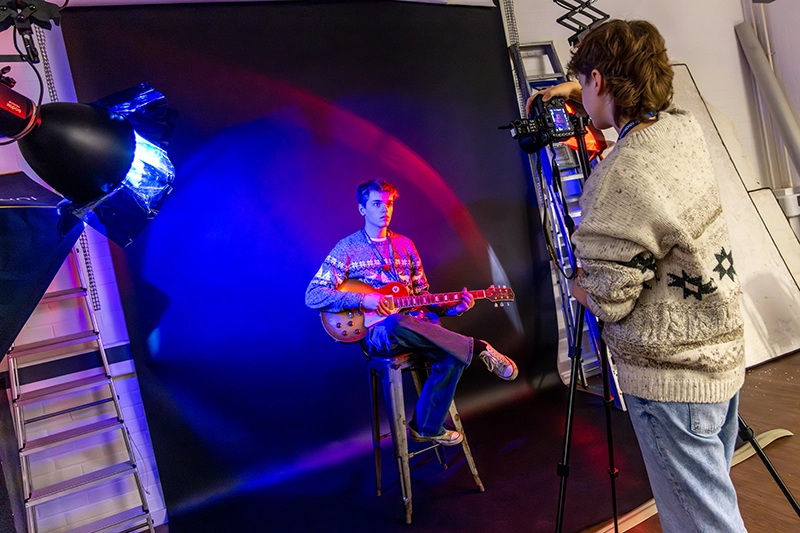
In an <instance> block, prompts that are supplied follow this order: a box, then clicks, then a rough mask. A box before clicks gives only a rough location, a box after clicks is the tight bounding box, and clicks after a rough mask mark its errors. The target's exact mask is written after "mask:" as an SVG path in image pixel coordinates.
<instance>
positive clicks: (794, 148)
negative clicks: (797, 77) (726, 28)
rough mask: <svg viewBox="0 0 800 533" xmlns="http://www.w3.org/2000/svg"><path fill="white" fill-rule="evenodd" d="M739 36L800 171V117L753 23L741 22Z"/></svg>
mask: <svg viewBox="0 0 800 533" xmlns="http://www.w3.org/2000/svg"><path fill="white" fill-rule="evenodd" d="M736 36H737V37H738V38H739V44H740V45H741V46H742V50H743V51H744V56H745V57H746V58H747V63H748V64H749V65H750V70H751V71H752V73H753V77H754V78H755V80H756V84H757V85H758V88H759V89H760V90H761V94H763V95H764V100H765V101H766V102H767V107H768V108H769V111H770V115H772V120H773V121H774V122H775V124H776V125H777V126H778V129H779V130H780V132H781V138H782V139H783V143H784V145H785V146H786V149H787V150H788V152H789V156H790V157H791V159H792V163H793V164H794V168H795V170H797V171H798V172H800V124H798V121H797V116H796V114H795V112H794V110H793V109H792V107H791V105H789V101H788V100H787V99H786V95H785V94H784V92H783V88H782V87H781V84H780V82H778V79H777V78H776V77H775V73H774V72H773V71H772V69H771V68H770V65H769V61H768V60H767V56H766V55H765V54H764V49H763V48H762V47H761V43H760V42H759V41H758V37H756V34H755V32H754V31H753V27H752V26H751V25H750V23H749V22H742V23H741V24H737V25H736Z"/></svg>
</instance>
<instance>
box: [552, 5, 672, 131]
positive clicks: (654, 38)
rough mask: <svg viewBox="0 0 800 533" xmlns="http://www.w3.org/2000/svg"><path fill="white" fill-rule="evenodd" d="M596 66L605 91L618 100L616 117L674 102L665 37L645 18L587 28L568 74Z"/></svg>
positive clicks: (585, 72) (633, 116) (640, 115)
mask: <svg viewBox="0 0 800 533" xmlns="http://www.w3.org/2000/svg"><path fill="white" fill-rule="evenodd" d="M594 69H597V70H598V71H599V72H600V73H601V74H602V75H603V80H604V87H603V92H604V93H609V94H610V95H611V97H612V98H613V99H614V103H615V104H616V106H617V107H616V113H615V118H617V119H620V118H625V119H631V120H632V119H637V120H643V119H645V117H646V116H647V115H648V114H649V113H652V112H658V111H663V110H665V109H667V108H668V107H669V105H670V104H671V103H672V77H673V72H672V67H671V66H670V65H669V58H668V57H667V47H666V45H665V43H664V38H663V37H662V36H661V34H660V33H659V32H658V29H656V27H655V26H653V25H652V24H651V23H649V22H647V21H645V20H609V21H607V22H605V23H603V24H601V25H600V26H597V27H596V28H594V29H592V30H591V31H589V33H587V34H586V36H585V37H584V38H583V40H581V42H580V43H579V44H578V47H577V49H576V50H575V52H574V53H573V54H572V59H570V62H569V63H568V64H567V72H568V73H569V74H570V75H572V76H576V75H578V74H583V75H584V77H589V76H590V75H591V73H592V71H593V70H594Z"/></svg>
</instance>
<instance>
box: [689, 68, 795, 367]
mask: <svg viewBox="0 0 800 533" xmlns="http://www.w3.org/2000/svg"><path fill="white" fill-rule="evenodd" d="M674 88H675V97H674V102H675V104H676V105H678V106H680V107H682V108H684V109H687V110H688V111H691V112H692V114H694V116H695V117H697V119H698V121H699V122H700V126H701V127H702V129H703V132H704V134H705V137H706V141H707V143H708V147H709V150H710V152H711V158H712V159H713V161H714V170H715V172H716V175H717V180H718V182H719V189H720V197H721V200H722V207H723V210H724V212H725V218H726V220H727V222H728V228H729V230H730V233H731V241H732V243H731V244H732V247H733V259H734V267H735V268H736V273H737V274H738V275H739V281H740V282H741V284H742V310H743V317H744V326H745V359H746V361H747V366H748V367H750V366H753V365H757V364H759V363H763V362H764V361H767V360H769V359H771V358H773V357H777V356H780V355H785V354H787V353H791V352H793V351H796V350H800V289H798V286H797V283H796V282H795V280H794V277H793V276H792V273H791V271H790V270H789V267H788V266H787V264H786V261H785V260H784V258H783V256H782V255H781V252H780V251H779V250H778V247H777V246H776V244H775V240H774V239H773V236H772V235H771V234H770V232H769V230H768V229H767V226H766V225H765V223H764V219H762V216H761V214H760V213H759V211H758V209H757V208H756V204H755V203H754V200H753V198H751V196H750V194H748V192H747V190H746V189H745V185H744V183H743V181H742V179H741V177H740V176H739V173H738V172H737V170H736V167H734V165H733V162H732V160H731V157H730V154H729V153H728V151H727V149H726V148H725V145H724V144H723V142H722V138H721V137H720V134H719V132H718V131H717V128H716V126H715V125H714V122H713V121H712V119H711V115H710V114H709V112H708V109H707V108H706V105H705V103H704V102H703V99H702V97H701V96H700V93H699V91H698V89H697V86H696V85H695V83H694V80H693V79H692V76H691V73H690V72H689V69H688V68H687V67H686V65H676V66H675V81H674ZM753 194H754V195H756V196H758V199H759V200H760V202H759V203H760V204H763V206H764V210H765V215H766V216H768V218H769V221H770V227H771V229H772V231H773V232H774V233H775V237H776V238H778V239H779V240H781V245H782V247H785V248H786V251H787V255H789V256H790V257H796V256H797V254H798V253H800V244H798V243H797V239H794V238H793V236H792V237H791V241H787V239H786V235H787V232H788V234H791V233H792V231H791V227H790V226H789V222H788V221H787V220H786V219H785V218H783V217H782V216H779V215H778V216H776V212H775V209H777V210H778V212H780V208H779V207H778V205H777V202H775V200H774V198H773V199H772V201H771V202H769V201H765V200H764V194H766V195H769V196H772V192H771V191H769V190H764V191H755V192H754V193H753Z"/></svg>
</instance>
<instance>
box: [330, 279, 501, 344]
mask: <svg viewBox="0 0 800 533" xmlns="http://www.w3.org/2000/svg"><path fill="white" fill-rule="evenodd" d="M336 289H337V290H340V291H344V292H360V293H363V294H370V293H373V292H377V293H380V294H382V295H384V296H385V297H386V298H387V300H389V304H390V305H391V310H392V313H396V312H398V311H399V310H401V309H408V308H411V307H422V306H426V305H437V304H452V303H458V302H460V301H461V291H459V292H446V293H441V294H421V295H419V296H411V295H409V294H408V289H407V288H406V286H405V285H403V284H402V283H397V282H392V283H389V284H387V285H384V286H383V287H381V288H380V289H374V288H372V287H370V286H369V285H367V284H366V283H362V282H360V281H357V280H354V279H348V280H345V281H344V282H342V283H341V284H340V285H339V286H338V287H336ZM469 293H470V294H471V295H472V297H473V298H475V299H476V300H481V299H486V300H490V301H492V302H494V303H495V307H498V306H502V305H503V304H504V303H507V302H513V301H514V291H512V290H511V289H509V288H508V287H495V286H494V285H492V286H491V287H489V288H488V289H486V290H482V291H469ZM320 318H322V327H323V328H325V331H327V332H328V335H330V336H331V337H333V339H334V340H337V341H339V342H358V341H360V340H361V339H363V338H364V337H365V336H366V334H367V330H368V329H369V327H370V326H372V325H374V324H377V323H378V322H380V321H381V320H384V319H385V318H386V317H385V316H381V315H379V314H378V313H376V312H375V311H367V310H366V309H345V310H344V311H339V312H337V313H333V312H328V311H322V312H320Z"/></svg>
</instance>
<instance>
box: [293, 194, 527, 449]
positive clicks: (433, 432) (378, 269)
mask: <svg viewBox="0 0 800 533" xmlns="http://www.w3.org/2000/svg"><path fill="white" fill-rule="evenodd" d="M356 197H357V199H358V211H359V213H361V215H362V216H363V217H364V228H363V229H361V230H359V231H356V232H355V233H353V234H351V235H348V236H347V237H345V238H344V239H342V240H341V241H339V242H338V243H337V244H336V246H335V247H334V248H333V250H332V251H331V252H330V253H329V254H328V256H327V257H326V258H325V261H324V262H323V263H322V266H321V267H320V269H319V271H317V273H316V275H315V276H314V278H313V279H312V280H311V283H309V285H308V289H307V290H306V305H308V307H310V308H312V309H318V310H320V311H330V312H339V311H342V310H345V309H359V308H361V309H365V310H368V311H374V312H376V313H377V314H378V315H380V316H381V317H385V319H383V320H381V321H380V322H377V323H376V324H374V325H372V326H370V328H369V331H368V332H367V335H366V338H365V340H366V344H367V347H368V349H369V351H370V354H372V355H396V354H398V353H400V352H403V351H407V350H411V351H414V352H416V353H420V354H423V355H425V356H426V357H427V358H428V359H429V360H430V362H431V375H430V377H429V378H428V381H427V382H426V383H425V386H424V387H423V389H422V392H421V393H420V396H419V400H418V401H417V407H416V411H415V413H414V417H413V419H412V420H411V422H410V424H409V433H410V437H411V439H412V440H415V441H420V442H422V441H433V442H437V443H440V444H444V445H446V446H453V445H456V444H459V443H461V441H462V440H463V437H462V436H461V434H460V433H458V432H457V431H453V430H448V429H445V428H444V421H445V418H446V417H447V413H448V410H449V409H450V403H451V402H452V401H453V396H454V395H455V392H456V385H457V384H458V380H459V378H460V377H461V373H462V372H463V371H464V369H465V368H466V367H467V366H468V365H469V364H470V362H471V361H472V359H473V357H475V356H477V357H478V358H479V359H480V360H481V361H483V362H484V363H485V364H486V366H487V367H488V369H489V370H490V371H492V372H493V373H494V374H496V375H497V376H498V377H500V378H502V379H505V380H509V381H510V380H513V379H515V378H516V377H517V373H518V371H517V365H516V364H515V363H514V361H512V360H511V359H509V358H508V357H506V356H505V355H503V354H501V353H500V352H498V351H497V350H495V349H494V348H492V346H490V345H489V343H487V342H485V341H482V340H480V339H475V338H473V337H466V336H464V335H460V334H458V333H455V332H453V331H450V330H448V329H445V328H444V327H442V326H441V324H440V323H439V316H445V315H446V316H458V315H461V314H462V313H464V312H466V311H468V310H469V309H471V308H472V306H473V305H474V301H473V298H472V295H471V294H470V293H469V292H468V291H467V289H466V288H464V289H463V291H462V293H461V300H460V301H459V302H458V303H455V304H451V305H441V306H438V305H437V306H430V307H428V308H425V309H414V310H411V311H410V312H401V313H393V309H392V308H391V303H390V301H389V300H388V299H387V298H386V297H385V296H384V295H383V294H381V293H379V292H372V293H369V294H364V293H360V292H344V291H341V290H338V289H337V287H339V286H340V285H341V284H342V283H343V282H344V281H345V280H348V279H354V280H358V281H361V282H363V283H366V284H367V285H369V286H370V287H373V288H375V289H380V288H381V287H383V286H384V285H386V284H387V283H391V282H399V283H402V284H403V285H405V287H406V288H407V289H408V292H409V294H411V295H421V294H426V293H427V292H428V280H427V279H426V278H425V271H424V270H423V268H422V260H421V259H420V257H419V254H418V253H417V248H416V247H415V246H414V243H413V242H412V241H411V239H409V238H408V237H404V236H402V235H400V234H398V233H395V232H393V231H390V230H389V223H390V222H391V220H392V212H393V210H394V201H395V199H396V198H397V197H398V192H397V189H396V188H395V187H394V186H393V185H392V184H390V183H388V182H386V181H384V180H371V181H367V182H365V183H362V184H361V185H359V186H358V188H357V190H356Z"/></svg>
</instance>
